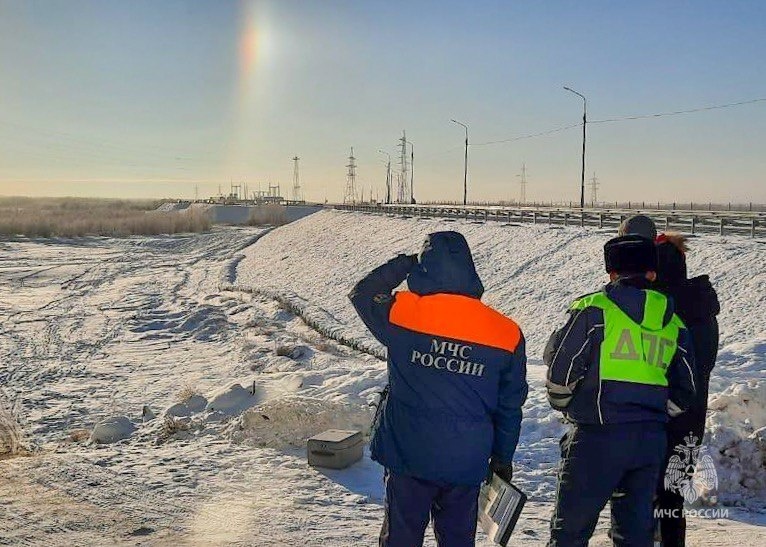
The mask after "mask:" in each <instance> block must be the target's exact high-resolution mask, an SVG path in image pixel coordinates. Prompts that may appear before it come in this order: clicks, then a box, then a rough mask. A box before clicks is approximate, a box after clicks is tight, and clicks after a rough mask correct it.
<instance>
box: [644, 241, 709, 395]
mask: <svg viewBox="0 0 766 547" xmlns="http://www.w3.org/2000/svg"><path fill="white" fill-rule="evenodd" d="M657 255H658V259H659V265H658V268H657V269H658V279H657V283H655V284H654V287H653V288H654V289H655V290H657V291H659V292H661V293H663V294H665V295H667V296H669V297H671V298H672V299H673V302H674V303H675V307H676V313H677V314H678V316H679V317H680V318H681V320H682V321H683V322H684V324H685V325H686V327H687V328H688V329H689V333H690V335H691V338H692V342H693V346H694V356H695V360H696V363H697V370H698V372H699V374H700V376H701V377H702V378H703V379H704V380H707V379H709V377H710V372H711V371H712V370H713V367H714V366H715V361H716V357H717V356H718V336H719V335H718V319H717V315H718V314H719V313H720V312H721V306H720V304H719V302H718V295H717V294H716V292H715V289H714V288H713V285H712V284H711V283H710V279H709V278H708V276H706V275H701V276H699V277H694V278H692V279H687V277H686V276H687V272H686V256H685V254H684V252H683V251H682V250H681V249H680V248H679V243H677V242H675V241H674V240H672V239H671V240H666V241H663V242H661V243H659V244H658V245H657ZM700 391H701V390H700ZM704 391H705V396H707V389H705V390H704Z"/></svg>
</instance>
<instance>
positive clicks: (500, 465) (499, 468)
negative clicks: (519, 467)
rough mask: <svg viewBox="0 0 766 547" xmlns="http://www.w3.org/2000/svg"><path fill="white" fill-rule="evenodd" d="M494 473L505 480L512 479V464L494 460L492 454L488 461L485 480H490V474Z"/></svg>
mask: <svg viewBox="0 0 766 547" xmlns="http://www.w3.org/2000/svg"><path fill="white" fill-rule="evenodd" d="M493 473H494V474H496V475H497V476H498V477H500V478H501V479H503V480H504V481H505V482H511V481H512V480H513V464H512V463H504V462H501V461H499V460H496V459H495V457H494V456H493V457H492V459H491V460H490V461H489V473H487V482H490V481H491V480H492V474H493Z"/></svg>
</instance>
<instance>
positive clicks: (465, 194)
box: [450, 120, 468, 207]
mask: <svg viewBox="0 0 766 547" xmlns="http://www.w3.org/2000/svg"><path fill="white" fill-rule="evenodd" d="M450 121H451V122H453V123H456V124H458V125H462V126H463V129H465V161H464V162H463V207H465V206H466V205H468V126H467V125H466V124H464V123H462V122H459V121H457V120H450Z"/></svg>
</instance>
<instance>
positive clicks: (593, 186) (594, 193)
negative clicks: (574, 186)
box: [590, 171, 600, 205]
mask: <svg viewBox="0 0 766 547" xmlns="http://www.w3.org/2000/svg"><path fill="white" fill-rule="evenodd" d="M599 186H600V184H599V183H598V179H597V178H596V172H595V171H593V178H592V179H590V201H591V205H596V204H597V203H598V187H599Z"/></svg>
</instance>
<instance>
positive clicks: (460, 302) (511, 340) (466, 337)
mask: <svg viewBox="0 0 766 547" xmlns="http://www.w3.org/2000/svg"><path fill="white" fill-rule="evenodd" d="M388 318H389V321H390V322H391V323H392V324H394V325H397V326H399V327H402V328H405V329H408V330H411V331H415V332H420V333H423V334H430V335H433V336H443V337H445V338H452V339H453V340H460V341H463V342H471V343H474V344H479V345H482V346H488V347H492V348H498V349H503V350H507V351H511V352H512V351H516V348H517V346H518V345H519V342H520V341H521V329H519V326H518V325H517V324H516V323H515V322H514V321H513V320H512V319H509V318H507V317H506V316H504V315H503V314H501V313H499V312H497V311H495V310H493V309H492V308H490V307H489V306H487V305H485V304H483V303H482V302H481V300H478V299H476V298H471V297H468V296H461V295H457V294H432V295H428V296H419V295H417V294H415V293H412V292H409V291H400V292H397V293H396V295H395V300H394V304H393V305H392V306H391V311H390V313H389V316H388Z"/></svg>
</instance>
